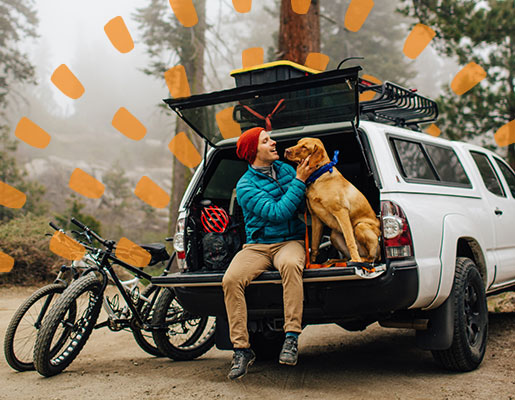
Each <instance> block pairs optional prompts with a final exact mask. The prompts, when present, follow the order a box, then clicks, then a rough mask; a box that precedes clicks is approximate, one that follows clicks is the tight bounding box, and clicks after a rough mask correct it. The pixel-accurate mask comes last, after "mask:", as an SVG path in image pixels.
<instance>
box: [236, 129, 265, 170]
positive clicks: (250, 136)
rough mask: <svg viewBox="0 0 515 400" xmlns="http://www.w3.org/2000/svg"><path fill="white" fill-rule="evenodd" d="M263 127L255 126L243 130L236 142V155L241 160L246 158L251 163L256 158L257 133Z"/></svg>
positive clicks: (258, 133) (259, 132)
mask: <svg viewBox="0 0 515 400" xmlns="http://www.w3.org/2000/svg"><path fill="white" fill-rule="evenodd" d="M264 130H265V129H263V128H261V127H259V126H257V127H255V128H250V129H249V130H246V131H245V132H243V133H242V134H241V136H240V138H239V139H238V143H236V155H237V156H238V157H239V158H241V159H242V160H247V161H248V162H249V164H252V163H253V162H254V160H255V159H256V154H257V149H258V144H259V135H260V134H261V132H263V131H264Z"/></svg>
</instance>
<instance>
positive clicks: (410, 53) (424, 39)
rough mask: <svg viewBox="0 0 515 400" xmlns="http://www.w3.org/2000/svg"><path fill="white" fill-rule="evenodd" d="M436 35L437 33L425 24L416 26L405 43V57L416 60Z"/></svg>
mask: <svg viewBox="0 0 515 400" xmlns="http://www.w3.org/2000/svg"><path fill="white" fill-rule="evenodd" d="M435 35H436V32H435V31H434V30H432V29H431V28H430V27H429V26H427V25H424V24H417V25H415V26H414V27H413V29H412V30H411V32H410V34H409V35H408V37H407V38H406V41H405V42H404V48H403V49H402V51H403V53H404V55H405V56H406V57H409V58H411V59H413V60H414V59H415V58H417V57H418V56H419V55H420V53H422V51H423V50H424V49H425V48H426V47H427V45H428V44H429V43H430V42H431V40H433V38H434V37H435Z"/></svg>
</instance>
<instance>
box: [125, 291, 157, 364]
mask: <svg viewBox="0 0 515 400" xmlns="http://www.w3.org/2000/svg"><path fill="white" fill-rule="evenodd" d="M157 289H158V287H157V286H153V285H149V286H147V287H146V288H145V290H144V291H143V292H142V293H141V296H142V297H144V298H147V299H150V297H151V296H152V295H153V294H154V292H155V291H156V290H157ZM149 306H150V304H149V303H148V302H147V301H145V300H144V299H140V300H139V302H138V305H137V306H136V307H137V309H138V311H139V312H140V314H141V315H143V314H146V313H147V312H148V310H147V307H149ZM152 315H153V310H150V312H149V313H148V315H147V318H146V322H147V323H149V324H151V323H152ZM134 322H135V321H134ZM131 330H132V335H133V336H134V340H135V341H136V343H137V344H138V346H139V347H141V349H142V350H143V351H145V352H147V353H148V354H150V355H153V356H156V357H162V356H163V353H161V352H160V351H159V349H158V348H157V346H156V344H155V343H154V338H153V336H152V332H148V331H145V330H143V329H141V328H140V327H138V326H136V324H133V326H132V327H131Z"/></svg>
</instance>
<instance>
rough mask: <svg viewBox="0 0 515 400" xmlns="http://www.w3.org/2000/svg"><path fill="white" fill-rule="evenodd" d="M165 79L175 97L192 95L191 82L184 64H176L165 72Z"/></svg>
mask: <svg viewBox="0 0 515 400" xmlns="http://www.w3.org/2000/svg"><path fill="white" fill-rule="evenodd" d="M165 81H166V86H168V90H169V91H170V94H171V95H172V97H173V98H174V99H177V98H179V97H189V96H191V91H190V84H189V83H188V77H187V76H186V70H185V69H184V67H183V66H182V65H176V66H175V67H172V68H170V69H169V70H168V71H166V72H165Z"/></svg>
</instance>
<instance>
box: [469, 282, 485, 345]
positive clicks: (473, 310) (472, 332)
mask: <svg viewBox="0 0 515 400" xmlns="http://www.w3.org/2000/svg"><path fill="white" fill-rule="evenodd" d="M480 299H481V296H480V294H479V293H478V288H477V287H476V285H474V284H473V283H472V282H469V283H468V284H467V287H466V288H465V298H464V302H465V310H464V311H465V319H466V334H467V339H468V341H469V343H470V345H471V346H475V345H477V344H478V342H480V341H481V337H482V336H483V332H484V325H485V318H484V315H483V313H482V308H483V307H482V304H481V301H480Z"/></svg>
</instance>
